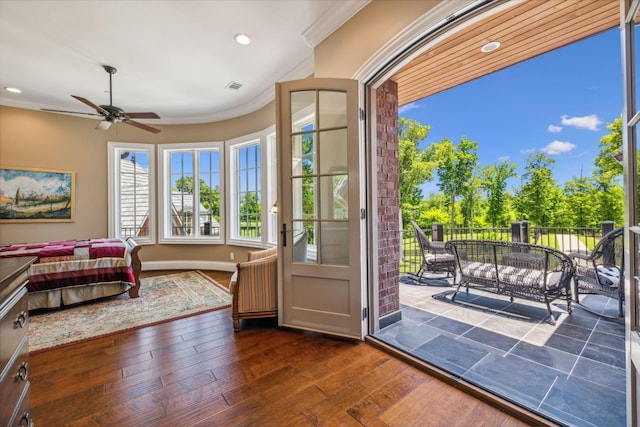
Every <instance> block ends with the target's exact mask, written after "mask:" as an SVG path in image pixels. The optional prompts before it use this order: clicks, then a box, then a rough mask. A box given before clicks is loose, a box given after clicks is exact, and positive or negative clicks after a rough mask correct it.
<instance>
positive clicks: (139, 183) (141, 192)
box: [118, 150, 150, 238]
mask: <svg viewBox="0 0 640 427" xmlns="http://www.w3.org/2000/svg"><path fill="white" fill-rule="evenodd" d="M119 157H120V191H119V193H118V194H119V200H118V202H119V206H120V227H119V233H120V236H119V237H122V238H127V237H141V236H149V228H148V227H149V221H148V215H149V203H150V202H149V200H150V189H149V185H150V183H149V154H148V153H146V152H138V151H127V150H120V151H119Z"/></svg>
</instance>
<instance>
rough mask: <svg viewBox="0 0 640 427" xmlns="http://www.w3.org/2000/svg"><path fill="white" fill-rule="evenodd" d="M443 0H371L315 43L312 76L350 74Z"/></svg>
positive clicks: (342, 76) (349, 75) (341, 75)
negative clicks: (345, 21)
mask: <svg viewBox="0 0 640 427" xmlns="http://www.w3.org/2000/svg"><path fill="white" fill-rule="evenodd" d="M442 1H443V0H421V1H416V0H393V1H390V0H373V1H372V2H371V3H369V4H368V5H367V6H366V7H365V8H363V9H362V10H361V11H360V12H358V13H357V14H356V15H355V16H354V17H353V18H351V19H350V20H349V21H348V22H347V23H345V24H344V25H343V26H342V27H340V28H339V29H338V30H337V31H335V32H334V33H333V34H332V35H330V36H329V37H327V38H326V39H325V40H324V41H323V42H322V43H320V44H319V45H318V46H316V48H315V51H314V61H315V63H314V67H315V70H314V76H315V77H335V78H338V77H339V78H352V77H353V76H354V74H355V73H356V71H358V69H359V68H360V67H362V65H363V64H365V63H366V62H367V61H368V60H369V58H371V57H372V56H373V55H374V54H375V53H376V52H377V51H378V50H380V49H381V48H382V47H383V46H384V45H385V44H386V43H387V42H388V41H389V40H391V39H392V38H393V37H394V36H396V35H397V34H398V33H400V32H401V31H402V30H404V29H405V28H406V27H407V26H409V25H410V24H411V23H413V22H414V21H415V20H417V19H418V18H420V17H421V16H422V15H424V14H425V13H426V12H428V11H429V10H431V9H432V8H434V7H435V6H437V5H438V4H440V3H442Z"/></svg>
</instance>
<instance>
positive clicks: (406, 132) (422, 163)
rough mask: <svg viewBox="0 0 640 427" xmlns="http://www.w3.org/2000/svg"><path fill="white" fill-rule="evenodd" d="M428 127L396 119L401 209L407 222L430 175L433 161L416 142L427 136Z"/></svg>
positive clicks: (411, 121)
mask: <svg viewBox="0 0 640 427" xmlns="http://www.w3.org/2000/svg"><path fill="white" fill-rule="evenodd" d="M429 130H430V126H425V125H422V124H421V123H420V122H418V121H416V120H409V119H406V118H404V117H400V118H399V119H398V162H399V167H400V169H399V170H400V171H401V173H400V176H399V180H400V182H399V185H400V209H401V210H402V216H403V221H404V222H405V223H408V222H409V220H410V219H411V218H412V216H411V214H410V212H413V211H415V210H416V209H417V208H418V206H419V205H420V202H421V201H422V197H423V195H422V189H421V188H420V185H422V184H423V183H424V182H425V181H430V180H431V179H432V176H433V168H434V166H435V165H434V164H433V162H431V161H430V160H429V158H428V156H427V153H426V150H421V149H420V147H419V144H420V142H421V141H423V140H424V139H425V138H426V137H427V136H428V135H429Z"/></svg>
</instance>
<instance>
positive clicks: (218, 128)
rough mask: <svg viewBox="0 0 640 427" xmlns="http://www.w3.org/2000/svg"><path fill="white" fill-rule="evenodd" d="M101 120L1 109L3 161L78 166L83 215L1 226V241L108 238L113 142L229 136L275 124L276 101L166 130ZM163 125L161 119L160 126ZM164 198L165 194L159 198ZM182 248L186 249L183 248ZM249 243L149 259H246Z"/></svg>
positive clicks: (159, 251)
mask: <svg viewBox="0 0 640 427" xmlns="http://www.w3.org/2000/svg"><path fill="white" fill-rule="evenodd" d="M97 123H98V121H97V120H95V119H85V118H79V117H72V116H67V115H63V114H55V113H45V112H40V111H33V110H25V109H20V108H11V107H0V165H1V166H12V167H29V168H41V169H59V170H70V171H75V172H76V193H75V195H76V205H75V208H76V209H75V221H74V222H69V223H27V224H13V223H11V224H9V223H2V224H0V244H10V243H23V242H39V241H49V240H55V239H74V238H90V237H105V236H107V233H108V219H107V210H108V200H107V185H108V182H107V175H108V174H107V142H108V141H120V142H122V141H124V142H144V143H156V144H161V143H179V142H200V141H224V140H228V139H231V138H235V137H239V136H242V135H247V134H250V133H253V132H258V131H261V130H263V129H266V128H267V127H269V126H272V125H273V124H274V123H275V109H274V104H273V103H270V104H269V105H267V106H266V107H264V108H262V109H260V110H258V111H256V112H254V113H251V114H248V115H246V116H243V117H238V118H235V119H230V120H225V121H221V122H216V123H208V124H201V125H164V126H157V127H158V128H159V129H161V130H162V132H161V133H159V134H152V133H149V132H145V131H142V130H140V129H138V128H135V127H133V126H128V125H125V124H123V123H118V124H116V125H114V126H112V127H111V129H109V130H108V131H97V130H95V129H94V128H95V126H96V124H97ZM153 126H156V125H153ZM157 200H160V199H159V198H157ZM176 248H179V250H176ZM246 251H247V250H246V249H244V248H238V247H232V246H226V245H179V246H176V245H153V246H145V247H144V248H143V250H142V251H140V254H141V258H142V260H143V261H160V260H177V261H181V260H204V261H221V262H230V252H234V254H235V259H236V260H245V259H246Z"/></svg>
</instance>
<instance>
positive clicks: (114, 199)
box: [107, 141, 156, 245]
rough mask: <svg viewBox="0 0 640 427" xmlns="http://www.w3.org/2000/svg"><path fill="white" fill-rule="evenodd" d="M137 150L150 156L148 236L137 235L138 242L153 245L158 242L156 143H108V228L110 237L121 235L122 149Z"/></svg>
mask: <svg viewBox="0 0 640 427" xmlns="http://www.w3.org/2000/svg"><path fill="white" fill-rule="evenodd" d="M122 150H127V151H136V152H141V153H146V154H147V155H148V156H149V212H148V226H149V235H148V236H137V237H135V241H136V243H138V244H140V245H151V244H155V243H156V215H155V212H156V209H155V207H156V200H155V195H156V185H155V183H156V175H155V170H156V157H155V145H154V144H144V143H134V142H115V141H109V142H108V143H107V170H108V171H109V174H108V188H107V195H108V211H109V212H108V224H109V226H108V229H109V237H119V238H122V237H123V236H121V235H120V231H121V230H120V228H121V227H120V223H121V220H120V213H121V212H120V165H121V163H120V151H122Z"/></svg>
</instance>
